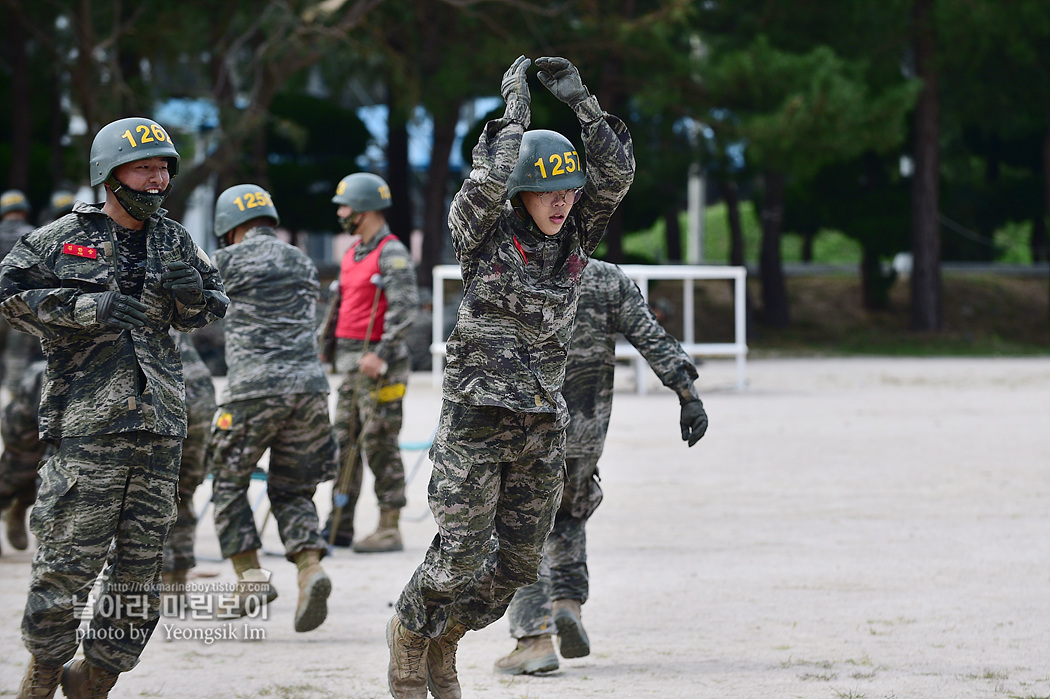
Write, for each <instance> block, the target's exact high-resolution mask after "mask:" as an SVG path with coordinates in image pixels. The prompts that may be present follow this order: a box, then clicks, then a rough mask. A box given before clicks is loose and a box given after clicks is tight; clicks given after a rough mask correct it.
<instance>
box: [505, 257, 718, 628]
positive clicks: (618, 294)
mask: <svg viewBox="0 0 1050 699" xmlns="http://www.w3.org/2000/svg"><path fill="white" fill-rule="evenodd" d="M620 334H622V335H623V336H624V337H625V338H626V339H627V341H628V342H630V343H631V344H632V345H633V346H634V347H635V348H636V349H637V350H638V351H639V352H640V353H641V355H642V356H643V357H644V358H645V360H646V362H648V363H649V366H650V367H652V369H653V371H654V372H656V375H657V376H658V377H659V378H660V381H661V382H663V384H664V385H665V386H667V387H668V388H670V389H671V390H673V391H674V392H675V394H677V395H678V398H679V401H680V402H685V401H688V400H692V399H694V398H697V397H698V396H697V393H696V388H695V387H694V386H693V381H695V380H696V378H697V373H696V366H695V365H694V364H693V360H692V359H691V358H690V357H689V355H688V354H686V353H685V351H684V350H683V349H682V346H681V345H680V344H679V343H678V340H676V339H675V338H674V337H673V336H672V335H670V334H669V333H668V332H667V331H666V330H664V328H663V327H662V326H661V325H660V323H659V322H658V321H657V320H656V316H655V315H653V312H652V310H651V309H650V308H649V304H648V303H646V301H645V298H643V297H642V292H641V291H640V290H639V289H638V285H637V284H635V283H634V281H633V280H632V279H631V278H630V277H628V276H627V275H626V274H625V273H624V272H623V270H622V269H620V268H619V267H617V266H616V265H614V264H610V263H608V262H602V261H601V260H594V259H592V260H591V261H590V262H589V263H588V265H587V269H586V270H584V273H583V288H582V291H581V294H580V305H579V308H578V309H577V311H576V324H575V326H574V327H573V331H572V347H571V348H570V349H569V359H568V363H567V364H566V367H565V386H564V388H563V393H564V395H565V402H566V404H567V405H568V408H569V415H570V421H569V427H568V430H567V433H568V438H567V440H566V448H565V453H566V459H565V465H566V473H567V479H566V485H565V492H564V494H563V495H562V500H561V506H560V507H559V509H558V514H557V516H556V517H555V520H554V529H553V531H552V532H551V535H550V537H548V539H547V542H546V544H545V546H544V561H543V566H542V567H541V568H540V574H539V580H538V581H537V582H535V583H533V584H532V585H528V586H526V587H523V588H521V589H520V590H518V592H516V593H515V595H514V599H513V600H512V601H511V604H510V609H509V610H508V612H507V616H508V617H509V618H510V628H511V635H512V636H514V637H515V638H523V637H525V636H536V635H539V634H543V633H551V605H552V601H553V600H556V599H574V600H579V601H580V603H581V604H582V603H584V602H586V601H587V598H588V596H589V592H590V591H589V588H590V577H589V575H588V571H587V533H586V526H587V520H588V519H589V518H590V516H591V515H592V514H594V511H595V510H596V509H597V508H598V505H599V504H600V503H601V501H602V490H601V488H600V487H599V485H598V457H600V456H601V453H602V449H603V447H604V445H605V437H606V435H607V434H608V431H609V419H610V417H611V415H612V403H613V375H614V372H615V369H616V338H617V336H618V335H620ZM675 427H676V426H675ZM668 429H669V430H671V429H672V426H668Z"/></svg>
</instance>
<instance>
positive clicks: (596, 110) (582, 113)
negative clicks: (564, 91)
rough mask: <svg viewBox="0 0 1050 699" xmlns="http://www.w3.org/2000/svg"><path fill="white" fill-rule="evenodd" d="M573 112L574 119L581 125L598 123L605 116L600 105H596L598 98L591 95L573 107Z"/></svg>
mask: <svg viewBox="0 0 1050 699" xmlns="http://www.w3.org/2000/svg"><path fill="white" fill-rule="evenodd" d="M573 111H575V112H576V118H577V119H579V120H580V123H581V124H589V123H591V122H592V121H598V120H599V119H602V118H604V116H605V112H604V111H603V110H602V108H601V105H599V104H598V98H597V97H595V96H594V95H591V96H590V97H588V98H587V99H585V100H583V101H582V102H580V103H579V104H577V105H576V106H575V107H573Z"/></svg>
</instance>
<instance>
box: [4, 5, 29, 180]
mask: <svg viewBox="0 0 1050 699" xmlns="http://www.w3.org/2000/svg"><path fill="white" fill-rule="evenodd" d="M7 21H8V24H7V55H8V60H9V61H10V65H11V104H10V105H9V109H10V110H11V169H10V170H9V171H8V174H7V186H8V187H10V188H14V189H21V190H22V191H23V192H25V193H26V196H29V159H30V153H31V148H32V144H33V139H32V132H31V128H32V126H31V123H32V119H31V116H30V104H31V102H32V100H31V99H30V92H29V90H30V88H29V79H30V77H31V76H30V74H29V58H28V56H27V54H26V31H25V28H24V27H23V26H22V25H21V23H20V22H18V21H17V20H15V19H13V18H12V17H11V16H10V15H9V16H8V20H7Z"/></svg>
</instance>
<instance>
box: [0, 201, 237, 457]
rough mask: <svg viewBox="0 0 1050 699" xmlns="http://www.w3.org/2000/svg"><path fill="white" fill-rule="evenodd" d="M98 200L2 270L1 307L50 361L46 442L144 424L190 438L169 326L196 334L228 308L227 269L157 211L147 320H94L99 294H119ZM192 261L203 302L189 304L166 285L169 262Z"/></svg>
mask: <svg viewBox="0 0 1050 699" xmlns="http://www.w3.org/2000/svg"><path fill="white" fill-rule="evenodd" d="M107 221H109V217H108V216H107V215H106V214H105V213H103V212H102V209H101V208H98V207H96V206H92V205H88V204H84V203H83V202H77V204H76V205H75V206H74V213H71V214H67V215H65V216H63V217H62V218H60V219H58V220H57V221H55V222H53V223H51V224H50V225H47V226H44V227H43V228H38V229H36V230H35V231H33V232H32V233H30V234H29V235H27V236H25V237H23V238H22V239H21V240H20V241H19V242H18V243H16V244H15V247H14V249H13V250H12V251H11V253H10V254H9V255H8V256H7V257H6V258H4V262H3V265H2V267H0V311H2V312H3V315H4V317H6V318H7V320H8V321H9V322H10V323H11V325H12V326H14V328H15V329H17V330H21V331H23V332H27V333H31V334H33V335H36V336H37V337H39V338H40V339H41V348H42V350H43V352H44V356H45V357H47V360H48V368H47V373H46V375H45V379H44V390H43V394H42V396H41V399H40V433H41V437H42V438H43V439H49V440H59V439H63V438H65V437H84V436H89V435H94V434H109V433H114V432H131V431H137V430H145V431H148V432H152V433H154V434H163V435H169V436H173V437H179V438H182V437H185V436H186V405H185V398H184V388H183V380H182V368H181V367H182V363H181V362H180V361H179V352H178V348H176V347H175V342H174V341H173V340H172V339H171V336H169V335H168V329H169V327H174V328H175V329H176V330H182V331H185V332H189V331H190V330H193V329H194V328H198V327H202V326H204V325H206V324H208V323H210V322H212V321H214V320H216V319H218V318H221V317H222V316H223V315H224V314H225V313H226V306H227V303H228V301H227V299H226V295H225V293H224V292H223V287H222V281H221V280H220V278H219V273H218V271H217V270H216V269H215V267H213V266H212V264H211V262H210V261H209V260H208V258H207V255H205V254H204V252H203V251H202V250H200V248H198V247H197V246H196V245H195V244H194V243H193V240H191V239H190V236H189V234H188V233H187V232H186V229H185V228H183V227H182V226H181V225H179V224H178V223H176V222H174V221H171V220H169V219H167V218H165V217H164V216H163V213H160V214H157V215H154V216H151V217H149V219H147V220H146V226H145V228H144V229H143V231H142V234H143V235H145V236H146V244H147V260H146V270H145V283H144V288H143V290H142V296H141V298H140V299H139V300H140V301H141V302H142V303H144V304H145V305H146V306H147V308H148V310H147V323H146V325H145V326H143V327H141V328H136V329H135V330H130V331H129V330H120V329H118V328H114V327H112V326H104V325H102V324H100V323H98V322H97V321H96V320H95V315H96V305H97V300H98V297H99V296H100V295H101V294H102V293H105V292H107V291H119V288H120V287H119V279H120V275H121V270H120V268H119V265H118V264H117V262H116V261H117V260H118V259H119V253H118V251H117V250H116V247H115V238H114V236H113V233H112V232H111V230H110V228H109V226H108V224H107ZM175 261H182V262H185V263H187V264H189V265H192V266H193V267H194V268H195V269H196V270H197V271H198V272H199V273H200V275H201V278H202V279H203V281H204V297H203V300H202V302H201V303H200V304H194V305H191V306H184V305H182V304H181V303H176V301H175V297H174V295H173V294H172V293H171V292H170V291H169V290H167V289H164V288H162V287H161V274H162V273H163V272H164V269H165V265H166V264H168V263H170V262H175Z"/></svg>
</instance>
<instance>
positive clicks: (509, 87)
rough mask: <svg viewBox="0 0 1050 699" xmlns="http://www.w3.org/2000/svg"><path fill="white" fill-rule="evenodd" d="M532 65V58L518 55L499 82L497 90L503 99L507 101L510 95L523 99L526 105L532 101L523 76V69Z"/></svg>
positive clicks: (526, 81)
mask: <svg viewBox="0 0 1050 699" xmlns="http://www.w3.org/2000/svg"><path fill="white" fill-rule="evenodd" d="M530 65H532V60H530V59H528V58H525V57H524V56H518V57H517V58H516V59H514V62H513V63H511V64H510V68H507V72H506V73H504V74H503V82H502V83H500V86H499V92H500V94H501V95H503V101H504V102H507V103H509V102H510V98H511V97H512V96H516V97H517V98H518V99H519V100H521V101H523V102H524V103H525V104H526V106H527V105H529V104H530V103H531V102H532V94H531V93H530V92H529V82H528V80H527V79H526V77H525V69H526V68H528V67H529V66H530Z"/></svg>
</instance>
